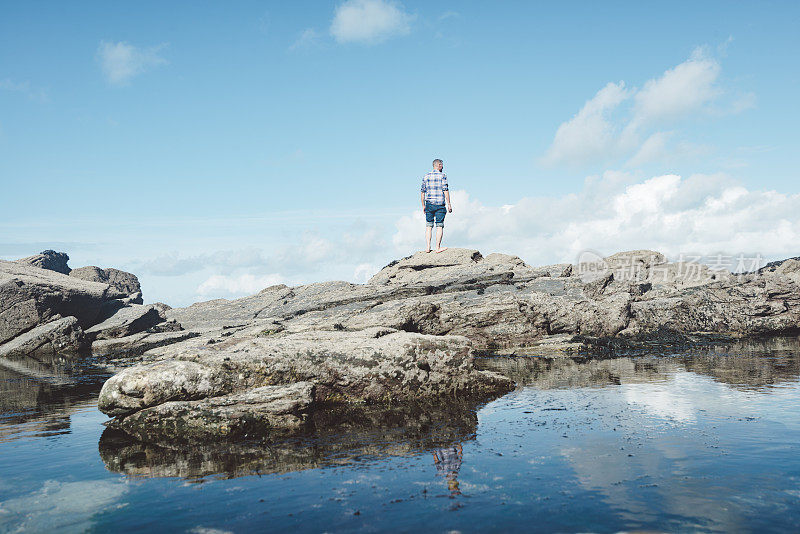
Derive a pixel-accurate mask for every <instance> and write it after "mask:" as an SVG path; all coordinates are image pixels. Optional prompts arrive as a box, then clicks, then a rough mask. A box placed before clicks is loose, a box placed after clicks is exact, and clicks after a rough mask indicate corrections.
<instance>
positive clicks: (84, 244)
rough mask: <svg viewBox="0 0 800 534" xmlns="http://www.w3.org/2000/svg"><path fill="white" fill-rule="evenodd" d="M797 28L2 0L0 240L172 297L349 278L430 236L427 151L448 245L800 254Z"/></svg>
mask: <svg viewBox="0 0 800 534" xmlns="http://www.w3.org/2000/svg"><path fill="white" fill-rule="evenodd" d="M799 22H800V4H798V3H796V2H760V3H758V4H755V3H752V4H747V3H738V2H703V3H696V2H671V3H669V4H664V5H652V4H651V5H648V3H642V2H606V3H602V4H601V3H596V2H562V3H538V2H491V3H488V2H410V1H406V2H390V1H385V0H348V1H345V2H341V1H339V2H292V3H290V2H274V3H263V2H236V3H233V4H232V5H228V4H221V3H200V2H185V3H170V4H169V5H167V6H165V5H164V4H163V3H155V2H154V3H147V2H137V3H135V4H116V3H114V4H109V3H107V2H95V3H92V2H83V3H80V4H65V3H57V2H50V3H45V2H43V3H29V2H18V3H11V2H6V3H3V5H2V6H0V184H1V185H2V191H3V195H2V197H0V257H2V258H9V259H11V258H16V257H19V256H24V255H29V254H33V253H36V252H39V251H40V250H41V249H43V248H56V249H58V250H64V251H66V252H68V253H69V254H70V256H71V258H72V259H71V265H72V266H73V267H77V266H80V265H85V264H95V265H100V266H114V267H119V268H124V269H128V270H131V271H132V272H135V273H136V274H137V275H139V277H140V278H141V280H142V283H143V286H144V290H145V299H146V300H147V301H153V300H164V301H166V302H168V303H170V304H188V303H190V302H192V301H194V300H198V299H201V298H212V297H217V296H226V297H230V296H236V295H241V294H247V293H251V292H253V291H255V290H257V289H258V288H259V287H262V286H263V285H264V284H267V285H268V284H269V283H273V282H286V283H303V282H311V281H319V280H325V279H347V280H353V281H363V280H364V279H366V277H367V276H369V274H372V273H373V272H374V271H375V270H377V269H378V268H380V267H381V266H382V265H383V264H385V263H387V262H388V261H391V260H392V259H394V258H396V257H398V256H402V255H406V254H409V253H411V252H413V251H414V250H418V249H420V248H422V247H423V243H422V239H421V237H422V231H423V230H422V228H421V224H422V223H421V212H420V211H419V209H418V208H417V206H418V202H419V199H418V188H419V185H418V182H419V180H420V177H421V175H422V174H424V172H426V171H427V169H428V168H429V167H430V161H431V160H432V159H433V158H434V157H441V158H442V159H444V161H445V172H447V173H448V176H449V179H450V184H451V189H452V190H453V191H454V195H453V197H454V212H453V213H452V214H451V215H449V216H448V221H447V230H446V233H445V244H448V245H450V246H466V247H473V248H478V249H480V250H481V251H482V252H484V253H490V252H493V251H501V252H507V253H512V254H517V255H519V256H521V257H522V258H523V259H525V260H526V261H528V262H530V263H536V264H538V263H548V262H558V261H574V258H575V255H576V253H578V252H580V251H581V250H584V249H592V250H598V251H600V252H602V253H609V254H610V253H613V252H616V251H619V250H625V249H630V248H653V249H659V250H662V251H663V252H665V253H667V254H669V255H671V256H673V257H675V256H679V255H680V254H683V253H687V254H688V253H697V254H704V255H710V254H714V253H720V252H724V253H726V254H739V253H747V254H750V255H752V254H760V255H763V256H765V257H770V258H773V257H778V256H781V255H786V256H788V255H791V256H796V255H800V250H797V249H796V248H795V247H796V245H795V243H796V242H797V240H796V239H795V237H797V236H800V216H798V215H797V214H798V213H800V211H799V210H800V200H798V198H797V185H796V184H797V177H798V173H797V168H798V166H797V164H798V156H797V153H798V150H797V148H798V146H800V143H798V141H800V134H798V127H797V125H798V124H800V111H798V110H800V106H797V104H796V103H795V101H796V99H797V95H798V94H800V59H798V57H800V32H798V31H797V28H798V27H800V24H798V23H799ZM670 176H672V177H676V178H665V177H670ZM456 193H458V194H456ZM626 202H627V203H633V205H635V206H638V207H639V208H641V209H639V211H637V212H636V213H634V214H632V213H630V210H628V209H627V208H626V207H625V206H626V204H625V203H626ZM776 229H780V231H778V230H776Z"/></svg>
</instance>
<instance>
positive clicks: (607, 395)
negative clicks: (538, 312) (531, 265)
mask: <svg viewBox="0 0 800 534" xmlns="http://www.w3.org/2000/svg"><path fill="white" fill-rule="evenodd" d="M480 363H481V365H482V366H483V367H484V368H488V369H493V370H495V371H498V372H502V373H505V374H507V375H509V376H512V377H513V378H514V379H515V380H516V381H517V382H518V384H519V387H518V388H517V389H516V390H515V391H513V392H511V393H509V394H507V395H505V396H503V397H501V398H498V399H494V400H491V401H489V402H485V401H484V402H482V403H477V402H468V401H464V400H460V401H459V400H455V401H448V402H441V403H437V404H436V405H433V406H416V407H395V408H393V409H392V410H390V411H389V412H368V411H364V410H361V411H351V412H347V413H342V414H333V415H327V416H325V417H322V416H319V417H317V418H316V419H315V420H314V421H313V425H314V431H313V432H310V433H309V435H308V436H306V437H305V438H303V439H296V440H293V441H287V442H283V443H273V444H270V445H264V444H256V443H250V444H248V443H243V444H237V445H235V446H225V447H220V446H215V445H213V444H209V445H207V446H204V447H181V446H175V445H172V446H154V445H143V444H141V443H137V442H133V441H131V440H129V439H127V438H125V437H124V436H120V435H118V434H114V433H112V432H110V431H105V432H104V430H105V427H104V426H103V425H102V423H103V422H104V421H106V417H105V416H103V415H102V414H101V413H100V412H98V411H97V408H96V396H97V392H98V391H99V388H100V386H101V385H102V382H103V380H104V379H105V378H106V377H107V376H108V372H107V371H104V370H103V369H102V368H101V367H97V366H94V365H93V364H92V363H91V362H88V363H85V364H77V363H74V362H70V361H69V360H65V359H60V358H49V359H38V360H33V359H26V360H14V361H9V360H3V361H2V362H0V532H18V531H19V532H49V531H54V530H57V531H60V532H84V531H99V532H108V531H115V532H117V531H122V532H125V531H141V530H150V531H172V532H251V531H295V532H306V531H308V532H322V531H332V532H333V531H359V532H375V531H408V532H417V531H426V532H447V531H453V530H455V531H461V532H490V531H498V532H499V531H511V530H515V531H516V530H526V531H542V532H550V531H553V532H587V531H589V532H617V531H625V530H628V531H629V530H658V531H725V532H764V531H773V532H787V531H795V532H796V531H798V530H800V380H799V377H800V342H798V340H796V339H786V338H778V339H771V340H766V341H760V342H750V343H746V344H736V345H728V346H716V347H706V348H700V349H692V350H691V351H688V352H687V351H682V352H674V353H663V352H662V353H660V354H653V353H646V352H642V353H636V354H631V355H628V356H626V357H620V358H614V359H604V360H584V359H580V358H575V359H572V358H547V357H541V356H538V357H522V358H519V357H518V358H506V357H494V358H484V359H481V362H480Z"/></svg>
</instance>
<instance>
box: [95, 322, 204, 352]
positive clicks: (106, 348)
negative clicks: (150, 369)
mask: <svg viewBox="0 0 800 534" xmlns="http://www.w3.org/2000/svg"><path fill="white" fill-rule="evenodd" d="M160 324H163V323H160ZM160 324H159V325H156V327H154V328H158V327H159V326H160ZM171 324H177V323H171ZM196 336H197V333H195V332H187V331H182V330H177V331H172V332H151V331H144V332H139V333H138V334H133V335H130V336H125V337H120V338H113V339H99V340H97V341H94V342H93V343H92V347H91V348H92V354H94V355H95V356H126V357H132V356H140V355H141V354H144V353H145V352H147V351H148V350H150V349H154V348H157V347H163V346H165V345H170V344H172V343H177V342H179V341H185V340H187V339H191V338H193V337H196Z"/></svg>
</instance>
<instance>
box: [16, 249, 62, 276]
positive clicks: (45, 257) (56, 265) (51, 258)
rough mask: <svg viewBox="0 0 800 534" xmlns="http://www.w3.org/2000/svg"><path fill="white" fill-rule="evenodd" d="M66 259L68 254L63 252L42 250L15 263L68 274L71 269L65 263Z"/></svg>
mask: <svg viewBox="0 0 800 534" xmlns="http://www.w3.org/2000/svg"><path fill="white" fill-rule="evenodd" d="M68 261H69V256H67V254H66V253H64V252H56V251H55V250H45V251H42V253H41V254H36V255H35V256H28V257H27V258H21V259H19V260H17V261H16V263H19V264H21V265H30V266H32V267H38V268H39V269H47V270H49V271H55V272H57V273H61V274H69V273H70V270H71V269H70V268H69V266H68V265H67V262H68Z"/></svg>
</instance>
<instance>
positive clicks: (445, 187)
mask: <svg viewBox="0 0 800 534" xmlns="http://www.w3.org/2000/svg"><path fill="white" fill-rule="evenodd" d="M442 192H444V200H445V202H447V211H448V212H449V213H452V212H453V207H452V206H451V205H450V186H449V185H447V175H446V174H442Z"/></svg>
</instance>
